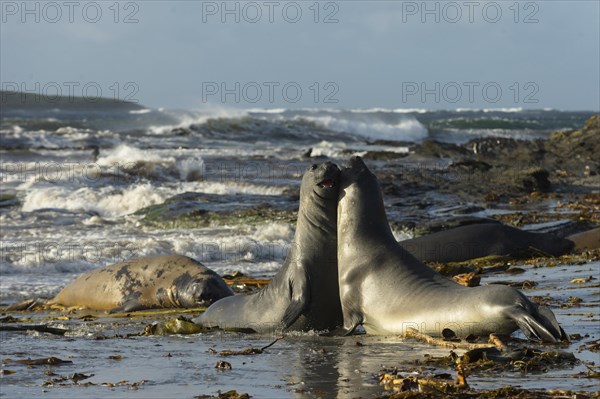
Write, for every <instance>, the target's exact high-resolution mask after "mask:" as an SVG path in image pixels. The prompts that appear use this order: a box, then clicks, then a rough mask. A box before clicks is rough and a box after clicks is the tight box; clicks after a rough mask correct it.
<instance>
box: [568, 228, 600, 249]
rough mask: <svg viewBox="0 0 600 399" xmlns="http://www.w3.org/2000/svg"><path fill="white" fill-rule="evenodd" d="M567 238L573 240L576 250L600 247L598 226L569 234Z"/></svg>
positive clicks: (599, 229)
mask: <svg viewBox="0 0 600 399" xmlns="http://www.w3.org/2000/svg"><path fill="white" fill-rule="evenodd" d="M567 239H568V240H569V241H571V242H573V244H574V246H575V249H576V250H578V251H583V250H586V249H588V250H589V249H596V248H600V227H597V228H595V229H592V230H588V231H584V232H582V233H577V234H573V235H570V236H568V237H567Z"/></svg>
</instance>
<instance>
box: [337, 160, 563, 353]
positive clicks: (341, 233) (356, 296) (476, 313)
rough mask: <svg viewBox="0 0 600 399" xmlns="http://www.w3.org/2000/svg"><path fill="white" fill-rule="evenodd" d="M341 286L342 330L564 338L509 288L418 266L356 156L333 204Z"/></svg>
mask: <svg viewBox="0 0 600 399" xmlns="http://www.w3.org/2000/svg"><path fill="white" fill-rule="evenodd" d="M338 264H339V279H340V281H339V287H340V298H341V303H342V311H343V316H344V328H343V331H344V332H345V333H346V334H349V333H351V332H352V331H353V330H354V329H355V328H356V326H358V325H359V324H362V325H363V327H364V328H365V330H366V331H367V333H370V334H381V335H383V334H404V333H405V332H406V329H407V328H409V327H412V328H415V329H417V330H419V331H421V332H424V333H428V334H431V335H434V336H440V335H441V332H442V330H443V329H446V328H448V329H450V330H452V331H454V332H455V333H456V334H457V335H458V336H459V337H466V336H467V335H470V334H474V335H486V334H490V333H499V334H510V333H512V332H513V331H515V330H517V329H518V328H520V329H521V330H522V331H523V332H524V333H525V335H526V336H527V337H528V338H532V339H538V340H543V341H548V342H558V341H560V340H563V339H568V337H567V336H566V334H565V332H564V331H563V330H562V328H561V327H560V326H559V325H558V322H557V321H556V318H555V317H554V314H553V313H552V311H551V310H550V309H548V308H546V307H543V306H537V305H536V304H534V303H532V302H531V301H530V300H529V299H527V297H526V296H525V295H523V294H522V293H521V292H519V291H517V290H516V289H514V288H512V287H508V286H500V285H499V286H485V287H474V288H468V287H464V286H462V285H459V284H457V283H455V282H454V281H452V280H450V279H448V278H446V277H444V276H442V275H440V274H439V273H437V272H435V271H433V270H432V269H430V268H428V267H427V266H425V265H423V264H422V263H421V262H420V261H419V260H417V259H416V258H415V257H414V256H413V255H411V254H410V253H409V252H408V251H407V250H405V249H404V248H402V246H401V245H400V244H398V243H397V242H396V240H395V238H394V236H393V234H392V232H391V230H390V227H389V224H388V221H387V217H386V214H385V209H384V206H383V198H382V194H381V189H380V186H379V183H378V181H377V178H376V177H375V176H374V175H373V174H372V173H371V172H370V171H369V169H368V168H367V167H366V165H365V164H364V162H363V161H362V159H361V158H359V157H353V158H352V159H351V160H350V167H349V168H345V169H343V170H342V173H341V178H340V199H339V203H338Z"/></svg>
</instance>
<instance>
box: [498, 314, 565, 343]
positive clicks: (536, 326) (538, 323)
mask: <svg viewBox="0 0 600 399" xmlns="http://www.w3.org/2000/svg"><path fill="white" fill-rule="evenodd" d="M536 310H537V312H536V313H537V314H531V313H529V312H528V311H527V310H525V309H524V308H522V307H514V308H511V309H510V310H508V311H507V313H506V315H507V316H508V317H510V318H511V319H512V320H514V322H515V323H517V326H518V327H519V328H520V329H521V331H523V333H524V334H525V336H527V338H529V339H537V340H540V341H544V342H552V343H558V342H560V341H561V340H568V336H567V334H566V333H565V332H564V330H563V329H562V328H561V327H560V326H559V325H558V322H557V321H556V318H555V317H554V313H552V311H551V310H550V309H548V308H546V307H543V306H540V307H538V308H537V309H536Z"/></svg>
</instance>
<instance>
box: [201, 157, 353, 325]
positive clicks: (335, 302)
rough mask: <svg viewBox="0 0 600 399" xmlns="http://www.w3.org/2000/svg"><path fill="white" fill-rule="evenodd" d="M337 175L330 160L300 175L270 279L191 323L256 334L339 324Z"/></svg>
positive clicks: (226, 300) (217, 304) (218, 302)
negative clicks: (290, 224) (284, 242)
mask: <svg viewBox="0 0 600 399" xmlns="http://www.w3.org/2000/svg"><path fill="white" fill-rule="evenodd" d="M339 175H340V170H339V169H338V167H337V166H336V165H334V164H333V163H331V162H325V163H322V164H320V165H312V166H311V167H310V168H309V169H308V170H307V171H306V173H305V174H304V176H303V178H302V184H301V186H300V207H299V210H298V222H297V225H296V233H295V236H294V240H293V244H292V247H291V249H290V251H289V253H288V255H287V257H286V260H285V262H284V264H283V266H282V267H281V269H280V270H279V272H278V273H277V274H276V275H275V277H274V278H273V280H272V281H271V283H270V284H269V285H268V286H267V287H265V288H264V289H262V290H261V291H259V292H257V293H255V294H252V295H236V296H232V297H227V298H223V299H221V300H219V301H217V302H215V303H214V304H213V305H211V306H210V307H209V308H208V310H207V311H206V312H205V313H204V314H202V315H201V316H200V317H199V318H197V319H196V320H195V322H197V323H199V324H201V325H203V326H205V327H219V328H223V329H250V330H253V331H256V332H259V333H268V332H274V331H279V330H282V329H285V330H286V331H296V330H297V331H309V330H314V331H328V330H333V329H336V328H338V327H340V326H341V324H342V310H341V304H340V298H339V295H338V291H339V290H338V274H337V272H338V266H337V255H336V253H337V240H336V236H337V234H336V229H337V203H338V190H339Z"/></svg>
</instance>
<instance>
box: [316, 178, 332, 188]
mask: <svg viewBox="0 0 600 399" xmlns="http://www.w3.org/2000/svg"><path fill="white" fill-rule="evenodd" d="M317 186H319V187H321V188H334V187H335V182H334V181H333V180H332V179H325V180H322V181H321V182H320V183H318V184H317Z"/></svg>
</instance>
